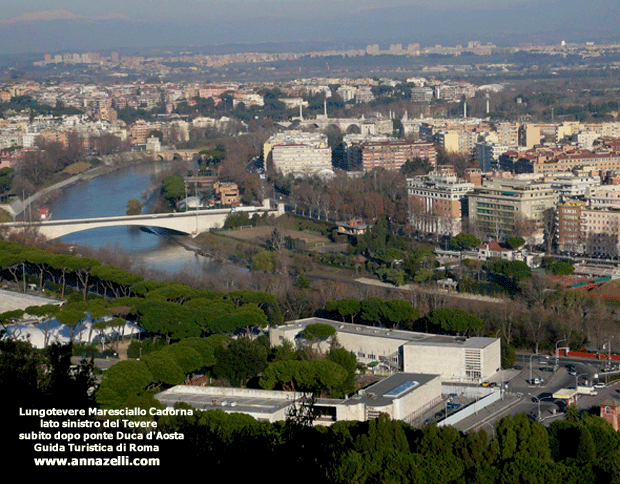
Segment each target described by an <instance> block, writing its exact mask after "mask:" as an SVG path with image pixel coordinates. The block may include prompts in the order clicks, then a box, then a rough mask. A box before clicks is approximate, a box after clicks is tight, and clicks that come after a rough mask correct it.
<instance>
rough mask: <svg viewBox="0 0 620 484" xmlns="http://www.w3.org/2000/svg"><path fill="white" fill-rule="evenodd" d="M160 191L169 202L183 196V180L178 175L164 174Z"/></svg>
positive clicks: (173, 201)
mask: <svg viewBox="0 0 620 484" xmlns="http://www.w3.org/2000/svg"><path fill="white" fill-rule="evenodd" d="M161 192H162V194H163V196H164V198H165V199H166V200H168V202H170V204H171V205H172V204H174V203H176V202H177V201H179V200H181V199H182V198H183V197H185V181H184V180H183V177H182V176H180V175H166V176H165V177H164V179H163V180H162V188H161Z"/></svg>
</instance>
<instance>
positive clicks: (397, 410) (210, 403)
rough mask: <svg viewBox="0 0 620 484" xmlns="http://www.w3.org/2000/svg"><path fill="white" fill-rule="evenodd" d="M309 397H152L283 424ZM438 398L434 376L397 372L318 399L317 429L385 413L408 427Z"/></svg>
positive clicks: (194, 391)
mask: <svg viewBox="0 0 620 484" xmlns="http://www.w3.org/2000/svg"><path fill="white" fill-rule="evenodd" d="M309 397H310V395H309V394H304V393H300V392H288V391H276V390H256V389H249V388H228V387H226V388H222V387H211V386H194V385H177V386H174V387H172V388H169V389H168V390H165V391H163V392H160V393H158V394H156V395H155V398H156V399H157V400H158V401H159V402H161V403H162V404H164V405H166V406H168V407H173V406H174V405H175V404H176V403H178V402H184V403H187V404H188V405H190V406H191V407H193V408H195V409H196V410H203V411H204V410H222V411H224V412H226V413H244V414H246V415H250V416H252V417H254V418H255V419H257V420H263V421H268V422H277V421H280V420H285V419H286V418H287V416H288V415H289V412H290V411H291V410H292V409H293V408H294V407H298V408H299V406H301V405H303V404H304V403H306V402H307V401H308V400H309ZM441 399H442V396H441V382H440V379H439V377H438V376H437V375H425V374H424V375H423V374H414V373H398V374H395V375H392V376H390V377H387V378H385V379H382V380H381V381H379V382H377V383H375V384H373V385H371V386H369V387H368V388H365V389H363V390H360V391H359V392H358V393H357V394H355V395H353V396H351V397H349V398H346V399H331V398H318V399H316V400H315V401H314V409H315V411H317V413H318V417H317V418H316V420H315V421H314V424H315V425H331V424H333V423H335V422H339V421H342V420H358V421H365V420H371V419H374V418H377V417H378V416H379V415H380V414H382V413H384V414H386V415H388V416H389V417H390V418H391V419H394V420H403V421H405V422H412V421H413V420H415V419H416V418H417V417H419V416H420V415H422V414H423V413H424V412H425V411H427V410H429V409H430V408H431V407H433V406H434V405H436V404H438V403H439V402H440V401H441Z"/></svg>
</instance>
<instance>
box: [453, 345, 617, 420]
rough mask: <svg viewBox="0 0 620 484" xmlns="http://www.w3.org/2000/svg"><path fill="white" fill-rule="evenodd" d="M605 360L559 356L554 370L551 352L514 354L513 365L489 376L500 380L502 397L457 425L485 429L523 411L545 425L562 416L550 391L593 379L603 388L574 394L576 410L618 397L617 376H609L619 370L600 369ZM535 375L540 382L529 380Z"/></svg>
mask: <svg viewBox="0 0 620 484" xmlns="http://www.w3.org/2000/svg"><path fill="white" fill-rule="evenodd" d="M530 363H531V369H530ZM571 364H572V365H574V366H575V372H574V374H570V373H569V370H568V368H567V367H568V365H571ZM605 364H606V362H605V361H602V360H588V359H586V358H566V357H560V359H559V366H558V368H557V371H554V366H555V358H554V357H553V356H549V355H528V354H521V355H518V357H517V362H516V364H515V366H514V368H513V369H510V370H504V371H503V372H502V374H501V375H496V377H495V378H494V379H493V380H494V381H495V382H496V383H497V384H498V385H501V383H502V382H503V383H504V386H505V391H506V393H505V397H504V399H503V400H500V401H498V402H496V403H494V404H493V405H491V406H489V407H488V408H486V409H484V410H483V411H481V412H479V414H478V415H476V417H475V418H470V419H466V420H465V421H463V422H461V423H459V425H457V428H459V430H463V431H468V430H478V429H481V428H484V429H486V430H487V432H489V431H490V429H491V426H493V425H495V423H496V422H497V421H498V420H500V419H501V418H502V417H505V416H507V415H517V414H519V413H526V414H528V415H530V417H531V418H532V420H536V421H539V422H541V423H542V424H543V425H545V426H548V425H549V424H551V423H552V422H553V421H554V420H558V419H562V418H564V413H563V410H564V408H565V404H564V403H563V402H562V401H559V400H557V399H555V398H553V394H554V393H556V392H557V391H558V390H560V389H561V388H575V385H576V383H578V385H579V386H580V387H582V386H583V387H591V386H592V385H593V384H594V383H597V382H598V383H604V384H605V386H604V387H603V388H596V389H595V392H596V395H579V396H578V397H577V408H578V409H580V410H589V409H590V408H592V407H598V406H600V405H601V402H603V401H604V400H605V399H608V398H615V399H617V400H619V401H620V380H616V381H611V376H612V375H618V374H619V373H620V372H618V371H615V372H612V373H608V372H604V371H603V368H604V366H605ZM535 378H539V379H543V381H542V383H540V384H538V385H534V384H532V383H531V381H532V380H533V379H535Z"/></svg>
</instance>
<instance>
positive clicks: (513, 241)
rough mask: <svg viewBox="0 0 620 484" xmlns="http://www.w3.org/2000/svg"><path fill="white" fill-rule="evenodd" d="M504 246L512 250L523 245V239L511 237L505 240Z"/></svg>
mask: <svg viewBox="0 0 620 484" xmlns="http://www.w3.org/2000/svg"><path fill="white" fill-rule="evenodd" d="M506 244H508V247H510V248H511V249H513V250H514V249H517V248H518V247H521V246H522V245H523V244H525V239H524V238H523V237H515V236H511V237H508V238H507V239H506Z"/></svg>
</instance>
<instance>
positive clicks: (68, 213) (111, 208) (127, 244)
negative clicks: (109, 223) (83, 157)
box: [50, 163, 213, 274]
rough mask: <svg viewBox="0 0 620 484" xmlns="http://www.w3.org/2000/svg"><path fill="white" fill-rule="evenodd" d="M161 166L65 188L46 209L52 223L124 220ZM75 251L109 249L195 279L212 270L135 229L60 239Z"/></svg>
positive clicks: (145, 166)
mask: <svg viewBox="0 0 620 484" xmlns="http://www.w3.org/2000/svg"><path fill="white" fill-rule="evenodd" d="M165 169H166V166H165V165H162V164H159V163H151V164H143V165H137V166H133V167H130V168H124V169H121V170H119V171H115V172H112V173H109V174H106V175H101V176H99V177H97V178H94V179H92V180H90V181H87V182H83V183H79V184H76V185H72V186H70V187H67V188H64V189H63V190H62V192H61V194H60V195H59V196H58V197H57V198H56V200H55V201H54V202H53V203H52V204H50V209H51V211H52V219H76V218H89V217H106V216H113V215H125V211H126V210H127V202H128V201H129V200H131V199H132V198H135V199H138V200H140V201H142V202H143V203H146V206H145V208H144V209H143V211H146V210H147V209H148V208H149V204H148V203H147V202H145V201H144V200H143V198H142V197H143V193H145V192H146V191H147V190H148V188H149V184H150V181H151V177H152V176H153V175H156V174H158V173H160V172H161V171H162V170H165ZM60 240H61V241H62V242H65V243H67V244H73V245H81V246H89V247H93V248H95V249H99V248H104V247H107V248H109V249H112V250H114V251H118V249H120V250H121V251H124V252H126V253H128V254H130V256H131V257H132V258H134V259H137V261H140V262H142V263H143V264H145V265H146V266H147V267H149V268H151V269H155V270H159V271H164V272H166V273H170V274H172V273H175V272H178V271H180V270H183V271H184V272H189V273H192V274H199V273H200V272H201V271H204V270H207V271H208V270H213V263H212V262H211V261H210V260H209V259H207V258H204V257H199V256H196V255H195V254H194V252H192V251H188V250H186V249H185V248H184V247H182V246H180V245H179V244H178V243H177V242H175V241H174V240H173V239H172V238H171V237H167V236H163V235H156V234H153V233H149V232H144V231H142V230H140V229H139V228H136V227H108V228H98V229H90V230H85V231H82V232H76V233H73V234H69V235H67V236H64V237H62V238H61V239H60Z"/></svg>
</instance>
